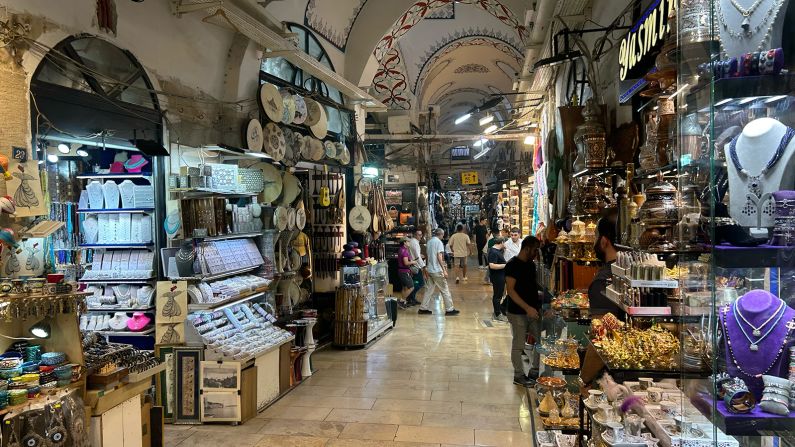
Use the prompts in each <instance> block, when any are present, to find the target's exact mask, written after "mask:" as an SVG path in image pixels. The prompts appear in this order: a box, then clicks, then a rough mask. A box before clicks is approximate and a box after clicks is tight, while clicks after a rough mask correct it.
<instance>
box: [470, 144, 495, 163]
mask: <svg viewBox="0 0 795 447" xmlns="http://www.w3.org/2000/svg"><path fill="white" fill-rule="evenodd" d="M490 150H491V147H490V146H484V147H483V149H481V151H480V152H478V153H477V154H475V156H474V157H472V159H473V160H477V159H478V158H480V157H482V156H484V155H486V154H487V153H488V152H489V151H490Z"/></svg>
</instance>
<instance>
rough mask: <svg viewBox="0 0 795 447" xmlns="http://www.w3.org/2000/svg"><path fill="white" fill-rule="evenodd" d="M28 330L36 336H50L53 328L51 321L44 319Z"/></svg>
mask: <svg viewBox="0 0 795 447" xmlns="http://www.w3.org/2000/svg"><path fill="white" fill-rule="evenodd" d="M28 332H30V334H31V335H33V336H34V337H36V338H50V333H51V332H52V329H51V328H50V323H47V322H45V321H44V320H42V321H39V322H38V323H36V324H34V325H33V326H31V327H30V329H28Z"/></svg>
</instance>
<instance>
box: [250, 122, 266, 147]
mask: <svg viewBox="0 0 795 447" xmlns="http://www.w3.org/2000/svg"><path fill="white" fill-rule="evenodd" d="M264 139H265V137H264V135H263V133H262V124H260V122H259V120H258V119H256V118H255V119H253V120H250V121H249V122H248V124H246V147H247V148H248V150H250V151H251V152H262V144H263V142H264Z"/></svg>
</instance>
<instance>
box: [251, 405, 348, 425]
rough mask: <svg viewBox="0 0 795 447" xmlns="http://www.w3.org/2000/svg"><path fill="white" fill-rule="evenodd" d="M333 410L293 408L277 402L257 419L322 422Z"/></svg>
mask: <svg viewBox="0 0 795 447" xmlns="http://www.w3.org/2000/svg"><path fill="white" fill-rule="evenodd" d="M331 410H332V408H324V407H291V406H289V405H286V404H284V403H282V402H277V403H276V404H275V405H273V406H271V407H270V408H268V409H266V410H265V411H263V412H262V413H260V414H259V416H257V418H258V419H259V418H263V419H298V420H303V421H322V420H324V419H326V416H328V415H329V413H331ZM244 425H245V424H244Z"/></svg>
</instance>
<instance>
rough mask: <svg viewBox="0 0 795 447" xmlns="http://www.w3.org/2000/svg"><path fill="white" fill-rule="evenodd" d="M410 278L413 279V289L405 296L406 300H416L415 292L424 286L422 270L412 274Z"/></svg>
mask: <svg viewBox="0 0 795 447" xmlns="http://www.w3.org/2000/svg"><path fill="white" fill-rule="evenodd" d="M412 279H414V290H412V291H411V293H410V294H409V296H408V297H407V298H406V300H407V301H416V300H417V292H418V291H419V290H420V289H422V288H423V287H425V277H424V276H423V275H422V270H420V272H419V273H417V274H416V275H414V276H413V277H412Z"/></svg>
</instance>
